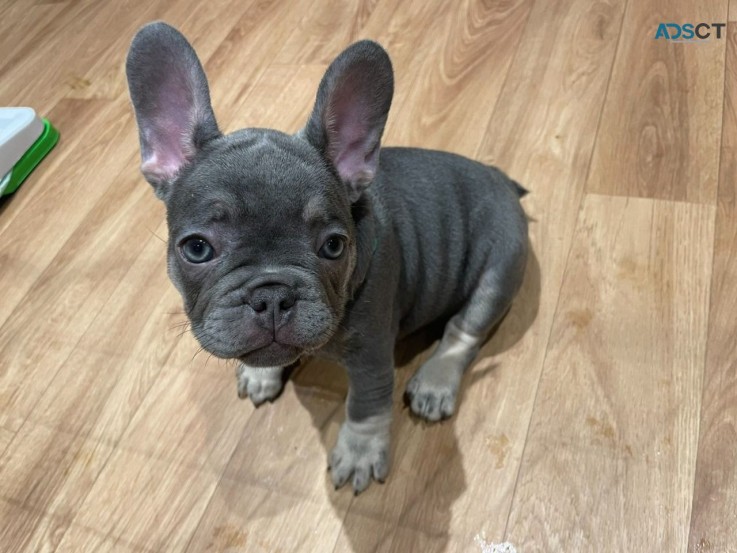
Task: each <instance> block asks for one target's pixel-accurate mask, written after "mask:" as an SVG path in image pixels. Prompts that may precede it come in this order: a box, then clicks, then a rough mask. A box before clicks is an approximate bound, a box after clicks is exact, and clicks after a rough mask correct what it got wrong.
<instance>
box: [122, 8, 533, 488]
mask: <svg viewBox="0 0 737 553" xmlns="http://www.w3.org/2000/svg"><path fill="white" fill-rule="evenodd" d="M126 73H127V77H128V85H129V89H130V96H131V100H132V103H133V107H134V110H135V115H136V120H137V122H138V129H139V134H140V144H141V157H142V164H141V171H142V172H143V175H144V176H145V178H146V179H147V180H148V182H149V183H151V185H152V186H153V188H154V192H155V193H156V195H157V196H158V197H159V198H160V199H161V200H163V201H164V202H165V204H166V209H167V221H168V226H169V243H168V271H169V275H170V277H171V280H172V281H173V283H174V284H175V286H176V287H177V288H178V290H179V292H180V293H181V295H182V298H183V300H184V306H185V310H186V313H187V315H188V317H189V319H190V321H191V324H192V331H193V333H194V335H195V336H196V338H197V340H198V341H199V342H200V344H201V345H202V347H203V348H204V349H205V350H207V351H208V352H210V353H212V354H213V355H215V356H217V357H221V358H224V359H236V360H238V361H239V362H240V365H239V367H238V369H237V378H238V389H239V393H240V394H241V395H242V396H245V395H248V396H249V397H250V398H251V400H252V401H253V402H254V403H255V404H256V405H258V404H260V403H262V402H264V401H266V400H271V399H273V398H275V397H276V396H277V395H278V394H279V393H280V391H281V388H282V371H283V368H284V367H287V366H289V365H290V364H292V363H294V362H295V361H296V360H298V359H299V358H300V357H302V356H305V355H310V356H317V357H325V358H330V359H333V360H337V361H339V362H340V363H342V364H343V365H344V366H345V368H346V370H347V372H348V377H349V391H348V397H347V401H346V420H345V422H344V424H343V425H342V427H341V429H340V432H339V435H338V440H337V443H336V445H335V447H334V449H333V450H332V452H331V453H330V455H329V460H328V462H329V468H330V469H331V478H332V481H333V483H334V484H335V486H336V488H337V487H340V486H343V485H344V484H345V483H346V482H349V481H350V482H351V483H352V486H353V489H354V491H355V493H359V492H361V491H363V490H364V489H366V487H367V486H368V485H369V484H370V482H371V480H372V479H374V480H377V481H379V482H383V481H384V479H385V478H386V477H387V474H388V472H389V461H390V459H389V451H390V425H391V418H392V392H393V381H394V360H393V352H394V346H395V342H396V340H397V339H398V338H399V337H402V336H404V335H407V334H409V333H411V332H413V331H415V330H417V329H419V328H420V327H422V326H424V325H427V324H428V323H431V322H433V321H438V320H441V319H442V320H445V321H447V324H446V326H445V331H444V335H443V337H442V339H441V341H440V343H439V345H438V346H437V349H436V350H435V352H434V353H433V355H432V357H430V359H429V360H428V361H427V362H426V363H425V364H424V365H422V366H421V367H420V368H419V369H418V370H417V372H416V373H415V374H414V376H413V377H412V378H411V380H410V381H409V384H408V385H407V389H406V398H407V401H408V403H409V405H410V408H411V410H412V411H413V412H414V413H415V414H416V415H418V416H419V417H422V418H424V419H426V420H428V421H438V420H440V419H443V418H446V417H449V416H451V415H452V414H453V412H454V410H455V408H456V398H457V395H458V389H459V386H460V382H461V377H462V375H463V373H464V371H465V370H466V369H467V368H468V367H469V365H470V364H471V363H472V361H473V359H474V357H475V356H476V354H477V353H478V351H479V347H480V345H481V344H482V343H483V342H484V341H485V339H486V338H487V336H488V334H489V332H490V330H491V329H492V328H493V327H494V325H495V324H496V323H497V322H498V321H499V320H500V318H501V317H502V316H503V315H504V313H505V312H506V311H507V309H508V308H509V306H510V303H511V302H512V298H513V297H514V296H515V294H516V293H517V291H518V289H519V288H520V285H521V282H522V277H523V273H524V270H525V264H526V258H527V220H526V218H525V214H524V212H523V210H522V207H521V206H520V202H519V199H520V197H521V196H522V195H523V194H524V192H525V190H524V189H523V188H522V187H521V186H519V185H518V184H516V183H515V182H514V181H512V180H510V179H509V178H508V177H507V176H506V175H505V174H504V173H502V172H501V171H499V170H498V169H495V168H493V167H489V166H486V165H483V164H481V163H478V162H476V161H472V160H469V159H466V158H463V157H460V156H458V155H454V154H450V153H444V152H437V151H430V150H422V149H416V148H383V149H380V142H381V136H382V133H383V130H384V126H385V124H386V120H387V114H388V112H389V106H390V104H391V101H392V95H393V90H394V84H393V72H392V65H391V62H390V60H389V57H388V55H387V53H386V52H385V51H384V49H383V48H382V47H381V46H379V45H378V44H376V43H375V42H371V41H368V40H363V41H360V42H357V43H355V44H353V45H351V46H349V47H348V48H347V49H346V50H345V51H344V52H343V53H341V54H340V55H339V56H338V57H337V59H335V61H333V63H332V64H331V65H330V67H329V68H328V69H327V72H326V73H325V76H324V77H323V79H322V82H321V83H320V86H319V88H318V91H317V97H316V100H315V105H314V108H313V110H312V114H311V115H310V117H309V119H308V121H307V124H306V125H305V127H304V128H303V129H302V130H300V131H299V132H297V133H296V134H294V135H289V134H285V133H283V132H280V131H276V130H271V129H244V130H240V131H236V132H234V133H231V134H228V135H224V134H222V133H221V132H220V130H219V128H218V124H217V122H216V121H215V116H214V114H213V110H212V107H211V105H210V94H209V89H208V84H207V80H206V77H205V74H204V72H203V69H202V65H201V64H200V62H199V60H198V58H197V55H196V54H195V52H194V50H193V49H192V47H191V46H190V44H189V43H188V42H187V40H186V39H185V38H184V36H182V35H181V34H180V33H179V32H178V31H177V30H176V29H174V28H172V27H170V26H169V25H167V24H165V23H161V22H155V23H151V24H149V25H147V26H145V27H143V28H142V29H141V30H140V31H139V32H138V34H137V35H136V36H135V38H134V40H133V43H132V44H131V47H130V51H129V53H128V58H127V63H126Z"/></svg>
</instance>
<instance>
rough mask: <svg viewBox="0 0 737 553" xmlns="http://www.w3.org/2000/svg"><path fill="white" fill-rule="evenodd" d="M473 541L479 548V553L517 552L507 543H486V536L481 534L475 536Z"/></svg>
mask: <svg viewBox="0 0 737 553" xmlns="http://www.w3.org/2000/svg"><path fill="white" fill-rule="evenodd" d="M473 540H474V541H475V542H476V544H477V545H478V546H479V547H480V548H481V553H517V550H516V549H515V548H514V546H513V545H512V544H511V543H509V542H508V541H505V542H504V543H489V542H487V541H486V535H485V534H484V533H483V532H482V533H481V534H477V535H476V537H475V538H474V539H473Z"/></svg>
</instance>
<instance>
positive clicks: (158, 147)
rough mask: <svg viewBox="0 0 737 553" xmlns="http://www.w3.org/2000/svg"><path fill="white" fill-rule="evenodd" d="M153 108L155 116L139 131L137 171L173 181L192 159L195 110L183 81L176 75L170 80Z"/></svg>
mask: <svg viewBox="0 0 737 553" xmlns="http://www.w3.org/2000/svg"><path fill="white" fill-rule="evenodd" d="M177 77H178V78H177ZM156 107H157V112H156V115H155V116H153V117H152V118H151V119H150V120H148V121H147V122H145V123H144V128H143V129H142V130H143V133H144V152H143V161H142V163H141V171H142V172H143V173H144V175H146V176H152V177H155V178H156V180H158V181H160V182H162V181H165V180H169V179H171V178H173V177H175V176H176V175H177V174H178V173H179V172H180V171H181V169H182V167H183V166H184V165H185V164H186V163H188V162H189V161H190V160H191V158H192V156H193V155H194V150H195V148H194V144H193V143H192V131H193V128H192V127H193V125H194V120H195V117H196V113H197V106H196V105H195V102H194V94H193V93H192V91H191V90H190V89H189V86H188V84H187V77H185V76H182V75H179V76H177V75H176V74H174V75H173V76H172V77H170V78H169V79H168V80H167V82H166V83H165V84H164V85H163V86H162V88H161V90H160V91H159V96H158V102H157V106H156Z"/></svg>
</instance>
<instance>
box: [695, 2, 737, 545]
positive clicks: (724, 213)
mask: <svg viewBox="0 0 737 553" xmlns="http://www.w3.org/2000/svg"><path fill="white" fill-rule="evenodd" d="M735 14H736V12H734V11H732V6H730V16H733V15H735ZM736 32H737V27H735V25H734V24H733V23H730V27H729V33H728V37H729V42H728V46H727V65H726V67H727V72H726V75H725V79H726V83H725V98H724V127H723V134H722V152H721V171H720V176H719V195H718V197H717V214H716V228H715V237H714V268H713V276H712V281H711V312H710V316H709V341H708V343H707V355H706V366H705V368H704V394H703V399H702V401H701V432H700V439H699V454H698V463H697V466H696V485H695V489H694V496H693V513H692V515H691V536H690V540H689V550H690V551H693V552H695V553H707V552H712V551H714V552H715V551H729V550H730V549H733V548H734V547H735V528H737V468H736V467H737V447H735V443H737V324H735V313H737V34H735V33H736Z"/></svg>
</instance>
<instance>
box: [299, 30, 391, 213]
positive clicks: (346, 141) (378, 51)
mask: <svg viewBox="0 0 737 553" xmlns="http://www.w3.org/2000/svg"><path fill="white" fill-rule="evenodd" d="M393 94H394V74H393V71H392V64H391V61H390V60H389V56H388V55H387V53H386V52H385V51H384V49H383V48H382V47H381V46H379V45H378V44H377V43H375V42H372V41H370V40H362V41H360V42H356V43H355V44H352V45H351V46H349V47H348V48H347V49H346V50H344V51H343V53H341V54H340V55H339V56H338V57H337V58H336V59H335V61H333V63H331V64H330V67H328V70H327V71H326V72H325V76H324V77H323V78H322V82H320V88H319V89H318V90H317V99H316V100H315V107H314V108H313V109H312V115H311V116H310V119H309V121H308V122H307V126H306V127H305V128H304V130H303V131H302V136H304V137H305V138H306V139H307V140H308V141H309V142H310V143H311V144H312V145H313V146H315V147H316V148H317V149H318V150H319V151H320V152H321V153H322V155H323V156H324V157H325V158H326V159H327V161H328V162H329V163H330V164H331V165H332V166H333V167H334V168H335V171H336V172H337V174H338V176H339V177H340V179H341V180H342V181H343V183H344V184H345V185H346V186H347V188H348V196H349V198H350V200H351V202H355V201H356V200H358V198H359V197H360V196H361V194H362V193H363V191H364V190H365V188H366V187H367V186H368V185H369V184H370V183H371V181H372V180H373V179H374V176H375V175H376V170H377V168H378V165H379V146H380V143H381V135H382V134H383V132H384V126H385V125H386V118H387V115H388V114H389V107H390V106H391V103H392V96H393Z"/></svg>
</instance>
